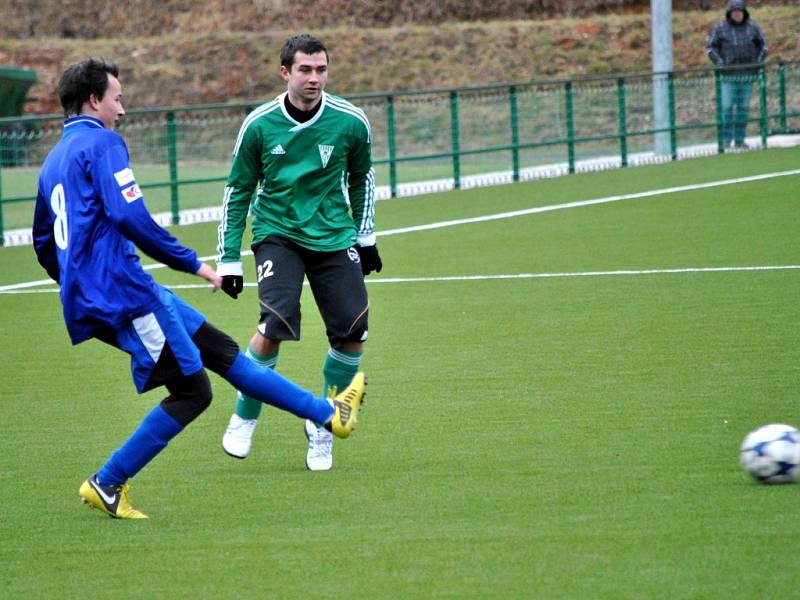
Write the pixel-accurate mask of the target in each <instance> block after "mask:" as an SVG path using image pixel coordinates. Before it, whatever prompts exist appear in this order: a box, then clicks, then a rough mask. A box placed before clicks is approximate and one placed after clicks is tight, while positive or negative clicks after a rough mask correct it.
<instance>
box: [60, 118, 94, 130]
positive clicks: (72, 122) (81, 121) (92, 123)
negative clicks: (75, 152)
mask: <svg viewBox="0 0 800 600" xmlns="http://www.w3.org/2000/svg"><path fill="white" fill-rule="evenodd" d="M75 123H88V124H89V125H92V126H94V127H99V128H101V129H102V127H103V126H102V125H100V123H98V122H97V121H90V120H89V119H80V120H78V121H71V122H69V123H65V124H64V129H66V128H67V127H69V126H70V125H75Z"/></svg>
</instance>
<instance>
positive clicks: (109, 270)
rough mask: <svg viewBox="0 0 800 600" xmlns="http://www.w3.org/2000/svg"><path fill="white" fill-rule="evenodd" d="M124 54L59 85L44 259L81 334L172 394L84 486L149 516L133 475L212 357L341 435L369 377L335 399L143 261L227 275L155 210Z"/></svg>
mask: <svg viewBox="0 0 800 600" xmlns="http://www.w3.org/2000/svg"><path fill="white" fill-rule="evenodd" d="M118 76H119V71H118V69H117V67H116V65H114V64H112V63H108V62H105V61H103V60H98V59H87V60H84V61H81V62H79V63H76V64H74V65H72V66H70V67H69V68H68V69H67V70H66V71H64V73H63V74H62V76H61V78H60V80H59V84H58V93H59V98H60V100H61V105H62V106H63V108H64V113H65V115H66V117H67V119H66V121H64V135H63V137H62V138H61V140H60V141H59V142H58V144H56V146H55V147H54V148H53V149H52V151H51V152H50V154H49V155H48V157H47V159H46V160H45V162H44V165H43V166H42V170H41V173H40V176H39V189H38V195H37V199H36V210H35V214H34V221H33V237H34V248H35V250H36V256H37V258H38V260H39V263H40V264H41V265H42V266H43V267H44V268H45V270H46V271H47V273H48V275H49V276H50V277H51V278H53V279H54V280H55V281H56V282H57V283H59V284H60V286H61V290H60V295H61V303H62V305H63V309H64V321H65V322H66V326H67V331H68V332H69V336H70V339H71V340H72V343H73V344H79V343H80V342H83V341H85V340H88V339H91V338H95V339H99V340H101V341H103V342H105V343H107V344H109V345H111V346H115V347H117V348H119V349H121V350H123V351H125V352H127V353H128V354H130V356H131V372H132V376H133V381H134V384H135V386H136V389H137V390H138V391H139V392H140V393H141V392H144V391H146V390H150V389H153V388H155V387H158V386H164V387H166V389H167V391H168V393H169V395H168V396H167V397H166V398H164V400H163V401H162V402H161V403H160V404H159V405H158V406H156V407H155V408H154V409H153V410H152V411H150V413H148V414H147V415H146V416H145V418H144V419H143V420H142V422H141V423H140V424H139V426H138V427H137V428H136V429H135V430H134V432H133V433H132V434H131V436H130V437H129V438H128V439H127V440H126V441H125V442H124V443H123V444H122V445H121V446H120V447H119V448H118V449H117V450H116V451H114V452H113V453H112V454H111V456H110V457H109V458H108V460H107V461H106V462H105V464H104V465H103V466H102V467H101V468H100V470H98V471H97V473H95V474H94V475H92V476H91V477H89V478H88V479H87V480H86V481H85V482H84V483H83V484H82V485H81V487H80V490H79V495H80V497H81V499H82V501H83V502H84V503H85V504H88V505H89V506H90V507H92V508H98V509H100V510H101V511H103V512H105V513H106V514H108V515H110V516H112V517H115V518H126V519H142V518H146V515H145V514H143V513H142V512H140V511H138V510H136V509H135V508H133V507H132V506H131V503H130V496H129V486H128V484H127V482H128V480H129V479H130V478H132V477H133V476H134V475H136V473H138V472H139V471H140V470H141V469H142V468H143V467H144V466H145V465H146V464H147V463H148V462H149V461H150V460H152V459H153V458H154V457H155V456H156V455H157V454H158V453H159V452H160V451H161V450H163V449H164V448H165V447H166V445H167V444H168V443H169V441H170V440H171V439H172V438H173V437H175V436H176V435H177V434H178V433H180V432H181V431H182V430H183V428H184V427H186V426H187V425H188V424H189V423H191V422H192V421H193V420H194V419H195V418H197V417H198V416H199V415H200V413H202V412H203V410H205V409H206V408H207V407H208V405H209V403H210V402H211V385H210V382H209V379H208V375H207V374H206V372H205V370H204V367H207V368H209V369H211V370H212V371H214V372H215V373H218V374H219V375H220V376H222V377H223V378H224V379H226V380H227V381H229V382H230V383H231V384H232V385H233V386H235V387H236V389H239V390H243V391H245V392H246V393H247V394H248V395H250V396H252V397H254V398H257V399H258V400H260V401H262V402H265V403H268V404H272V405H274V406H277V407H278V408H281V409H283V410H286V411H288V412H291V413H292V414H295V415H297V416H298V417H301V418H304V419H310V420H312V421H314V422H318V423H326V424H327V425H326V426H327V427H329V428H330V429H331V431H332V432H333V433H334V434H335V435H337V436H338V437H348V436H349V435H350V433H351V431H352V429H353V427H354V426H355V422H356V416H357V413H358V410H359V408H360V406H361V400H362V397H363V394H364V387H365V384H366V382H365V379H364V375H363V373H358V374H357V375H356V376H355V377H354V378H353V380H352V382H351V383H350V385H349V386H348V387H347V388H346V389H345V390H344V391H343V392H342V393H341V394H339V395H338V396H336V397H335V398H333V399H332V400H331V401H328V400H326V399H322V398H318V397H315V396H314V395H313V394H311V393H310V392H308V391H306V390H304V389H302V388H300V387H298V386H297V385H295V384H293V383H291V382H290V381H288V380H286V379H284V378H283V377H282V376H280V375H278V374H277V373H275V372H274V371H272V370H270V369H268V368H265V367H261V366H258V365H256V364H255V363H254V362H253V361H251V360H249V359H248V358H246V357H245V355H244V354H243V353H242V352H241V351H240V350H239V347H238V346H237V344H236V343H235V342H234V341H233V340H232V339H231V338H230V337H229V336H228V335H227V334H225V333H224V332H222V331H220V330H219V329H217V328H215V327H214V326H213V325H211V324H210V323H208V322H207V321H206V319H205V317H204V316H203V315H202V314H201V313H200V312H198V311H197V310H195V309H194V308H192V307H191V306H189V305H188V304H187V303H186V302H184V301H183V300H181V299H180V298H179V297H178V296H176V295H175V294H174V293H172V292H171V291H170V290H169V289H167V288H165V287H164V286H161V285H159V284H158V283H156V281H155V280H154V279H153V278H152V277H151V276H150V275H149V274H148V273H147V272H145V271H144V269H143V268H142V266H141V264H140V262H139V257H138V256H137V254H136V251H135V247H138V248H139V250H141V251H142V252H144V253H145V254H147V255H148V256H150V257H151V258H153V259H155V260H158V261H161V262H163V263H164V264H166V265H167V266H169V267H171V268H172V269H175V270H178V271H184V272H186V273H190V274H194V275H197V276H199V277H202V278H203V279H205V280H207V281H208V282H209V283H211V285H212V286H213V288H214V291H216V290H218V289H219V288H220V286H221V284H222V278H221V277H220V276H218V275H217V274H216V273H215V272H214V270H213V269H212V268H211V267H210V266H208V265H206V264H205V263H203V262H201V261H199V260H198V259H197V253H196V252H195V251H194V250H191V249H189V248H186V247H185V246H183V245H181V243H180V242H179V241H178V240H177V239H175V238H174V237H173V236H172V235H171V234H170V233H169V232H167V231H166V230H164V229H163V228H162V227H160V226H159V225H158V224H157V223H156V222H155V221H153V219H152V217H151V216H150V214H149V212H148V211H147V208H146V206H145V203H144V198H143V197H142V192H141V190H140V189H139V187H138V185H137V184H136V178H135V177H134V174H133V171H132V170H131V167H130V165H129V162H128V149H127V146H126V145H125V141H124V139H123V138H122V137H121V136H120V135H118V134H117V133H115V132H114V131H113V128H114V125H115V124H116V122H117V121H118V120H119V119H120V117H122V116H123V115H124V114H125V110H124V109H123V106H122V87H121V85H120V82H119V80H118Z"/></svg>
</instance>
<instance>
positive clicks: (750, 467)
mask: <svg viewBox="0 0 800 600" xmlns="http://www.w3.org/2000/svg"><path fill="white" fill-rule="evenodd" d="M739 462H740V463H741V464H742V468H743V469H744V470H745V471H746V472H747V473H749V474H750V475H752V476H753V477H755V478H756V479H758V481H760V482H761V483H793V482H795V481H797V480H798V478H800V431H798V430H797V429H795V428H794V427H792V426H791V425H784V424H783V423H773V424H772V425H764V426H763V427H759V428H758V429H755V430H753V431H751V432H750V433H748V434H747V437H745V438H744V441H743V442H742V447H741V450H740V451H739Z"/></svg>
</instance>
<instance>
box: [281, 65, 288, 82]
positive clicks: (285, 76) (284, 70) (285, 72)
mask: <svg viewBox="0 0 800 600" xmlns="http://www.w3.org/2000/svg"><path fill="white" fill-rule="evenodd" d="M281 79H283V80H284V81H289V69H287V68H286V67H285V66H283V65H281Z"/></svg>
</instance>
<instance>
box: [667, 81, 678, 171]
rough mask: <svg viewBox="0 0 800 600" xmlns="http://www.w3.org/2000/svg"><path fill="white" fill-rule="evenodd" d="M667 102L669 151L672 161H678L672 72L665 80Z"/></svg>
mask: <svg viewBox="0 0 800 600" xmlns="http://www.w3.org/2000/svg"><path fill="white" fill-rule="evenodd" d="M667 86H668V87H667V94H668V101H669V151H670V156H671V157H672V160H678V131H677V129H675V77H674V76H673V74H672V71H670V72H669V75H668V78H667Z"/></svg>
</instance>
